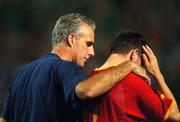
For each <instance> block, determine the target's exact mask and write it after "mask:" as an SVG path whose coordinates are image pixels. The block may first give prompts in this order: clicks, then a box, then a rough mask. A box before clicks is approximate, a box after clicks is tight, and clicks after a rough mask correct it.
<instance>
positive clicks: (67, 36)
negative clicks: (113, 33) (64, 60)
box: [52, 13, 96, 67]
mask: <svg viewBox="0 0 180 122" xmlns="http://www.w3.org/2000/svg"><path fill="white" fill-rule="evenodd" d="M95 27H96V26H95V23H94V21H93V20H91V19H90V18H87V17H85V16H83V15H81V14H79V13H70V14H66V15H64V16H61V17H60V18H59V19H58V20H57V22H56V25H55V27H54V29H53V32H52V46H53V48H57V47H60V46H61V45H62V44H66V46H68V49H69V50H70V52H71V57H72V59H71V60H72V61H73V62H75V63H76V64H77V65H79V66H80V67H83V66H84V64H85V62H87V61H88V59H89V57H91V56H94V47H93V44H94V30H95Z"/></svg>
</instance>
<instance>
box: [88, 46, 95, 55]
mask: <svg viewBox="0 0 180 122" xmlns="http://www.w3.org/2000/svg"><path fill="white" fill-rule="evenodd" d="M89 55H90V56H94V55H95V54H94V47H93V46H91V47H89Z"/></svg>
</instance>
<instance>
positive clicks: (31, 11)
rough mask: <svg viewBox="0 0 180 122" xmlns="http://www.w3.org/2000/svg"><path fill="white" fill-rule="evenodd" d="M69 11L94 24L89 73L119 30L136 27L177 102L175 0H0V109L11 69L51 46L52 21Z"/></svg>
mask: <svg viewBox="0 0 180 122" xmlns="http://www.w3.org/2000/svg"><path fill="white" fill-rule="evenodd" d="M70 12H79V13H82V14H84V15H86V16H88V17H90V18H92V19H94V21H95V22H96V24H97V29H96V32H95V33H96V37H95V39H96V42H95V52H96V55H95V57H94V58H93V59H91V61H90V62H89V63H88V64H87V67H86V68H85V71H86V72H87V73H88V72H89V71H90V70H92V69H93V68H95V67H97V66H99V65H100V64H101V63H102V62H104V61H105V59H106V58H107V56H108V50H107V49H108V44H109V43H110V41H111V39H112V38H113V36H115V34H116V33H117V32H119V31H124V30H127V29H130V30H134V31H137V32H140V33H142V34H143V35H145V37H146V38H147V40H148V41H149V43H150V45H151V47H152V49H153V50H154V52H155V54H156V56H157V57H158V59H159V64H160V67H161V70H162V73H163V74H164V76H165V79H166V81H167V84H168V85H169V87H170V89H171V90H172V91H173V93H174V95H175V97H176V99H177V102H178V103H180V89H179V88H178V87H180V74H179V71H180V63H179V62H180V54H179V53H180V41H179V39H180V1H179V0H171V1H169V0H144V1H141V0H0V52H1V56H0V57H1V58H0V59H1V60H0V111H1V107H2V103H3V100H4V96H5V94H6V91H7V88H8V84H9V82H10V80H11V77H12V74H13V72H14V71H15V70H16V69H17V68H18V67H19V66H21V65H23V64H25V63H28V62H30V61H32V60H35V59H36V58H38V57H40V56H41V55H43V54H44V53H46V52H47V51H50V50H51V31H52V29H53V26H54V24H55V22H56V20H57V19H58V17H59V16H61V15H63V14H65V13H70Z"/></svg>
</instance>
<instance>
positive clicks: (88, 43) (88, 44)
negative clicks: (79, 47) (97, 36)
mask: <svg viewBox="0 0 180 122" xmlns="http://www.w3.org/2000/svg"><path fill="white" fill-rule="evenodd" d="M86 44H87V46H88V47H90V46H92V45H93V44H94V43H93V42H86Z"/></svg>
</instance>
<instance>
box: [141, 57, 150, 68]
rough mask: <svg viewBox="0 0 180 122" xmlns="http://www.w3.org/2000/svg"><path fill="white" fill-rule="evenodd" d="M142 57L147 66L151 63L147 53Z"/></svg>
mask: <svg viewBox="0 0 180 122" xmlns="http://www.w3.org/2000/svg"><path fill="white" fill-rule="evenodd" d="M142 59H143V61H144V64H145V66H148V65H149V60H148V58H147V57H146V55H145V54H143V55H142Z"/></svg>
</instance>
